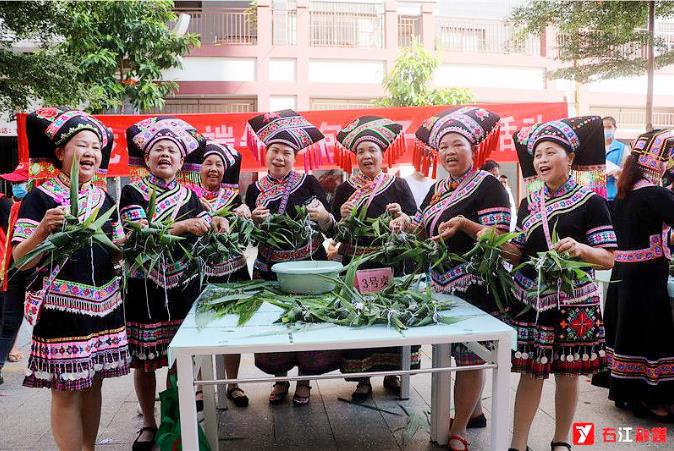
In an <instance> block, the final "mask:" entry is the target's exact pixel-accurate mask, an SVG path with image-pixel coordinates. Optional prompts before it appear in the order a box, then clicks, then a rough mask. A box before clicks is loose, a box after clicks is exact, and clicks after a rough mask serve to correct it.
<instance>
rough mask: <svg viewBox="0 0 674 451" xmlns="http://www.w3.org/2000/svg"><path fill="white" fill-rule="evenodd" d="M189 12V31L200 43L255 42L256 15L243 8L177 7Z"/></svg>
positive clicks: (250, 43) (186, 12)
mask: <svg viewBox="0 0 674 451" xmlns="http://www.w3.org/2000/svg"><path fill="white" fill-rule="evenodd" d="M176 13H184V14H189V16H190V24H189V27H188V28H187V31H188V32H189V33H196V34H198V35H199V36H200V38H201V44H202V45H223V44H239V45H255V44H256V43H257V24H256V17H257V14H255V13H254V12H252V11H249V10H244V9H229V8H226V9H225V8H222V9H215V8H213V9H204V10H202V9H177V10H176Z"/></svg>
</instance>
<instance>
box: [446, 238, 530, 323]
mask: <svg viewBox="0 0 674 451" xmlns="http://www.w3.org/2000/svg"><path fill="white" fill-rule="evenodd" d="M517 235H518V233H502V234H499V233H497V232H496V230H495V229H494V228H490V229H488V230H487V231H486V232H485V233H484V234H482V235H481V236H480V238H479V239H478V240H477V242H476V243H475V246H473V248H472V249H471V250H470V251H468V252H467V253H466V254H464V255H463V256H458V255H454V256H453V259H454V260H456V261H464V262H466V263H467V265H466V271H468V273H469V274H473V275H475V276H476V277H478V278H479V279H480V280H481V281H482V283H484V284H485V285H486V286H487V290H488V291H489V293H490V294H491V295H492V296H493V297H494V301H495V302H496V306H497V307H498V309H499V311H501V312H505V311H506V310H507V307H508V306H509V305H510V303H511V301H512V298H513V296H512V289H513V288H514V286H515V285H514V282H513V276H512V273H511V271H510V269H508V267H507V265H506V264H505V260H504V258H503V255H502V252H503V251H502V249H501V247H502V246H503V245H504V244H506V243H508V242H509V241H510V240H512V239H513V238H515V237H516V236H517Z"/></svg>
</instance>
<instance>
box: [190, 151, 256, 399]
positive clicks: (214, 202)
mask: <svg viewBox="0 0 674 451" xmlns="http://www.w3.org/2000/svg"><path fill="white" fill-rule="evenodd" d="M240 171H241V154H240V153H239V152H238V151H237V150H236V149H234V148H233V147H231V146H228V145H227V144H219V143H215V142H208V143H207V144H206V150H205V151H204V159H203V162H202V164H201V169H200V171H199V178H200V184H199V187H198V189H197V193H198V194H199V198H200V199H201V202H202V204H204V206H205V207H207V210H208V212H209V214H210V215H211V216H212V215H213V213H215V212H217V211H218V210H220V209H221V208H223V207H228V208H230V209H231V210H232V211H233V213H234V214H236V215H239V216H242V217H248V218H249V217H250V210H249V209H248V206H247V205H245V204H243V203H242V202H241V196H240V195H239V173H240ZM225 257H227V259H224V260H223V261H221V262H219V263H216V264H214V265H207V266H206V267H205V268H204V271H205V273H206V278H207V280H208V282H210V283H228V282H240V281H242V280H250V274H249V273H248V263H247V262H246V257H245V256H244V255H243V254H241V255H236V256H225ZM240 362H241V355H240V354H228V355H225V373H226V376H227V378H228V379H236V377H237V376H238V374H239V364H240ZM227 398H229V399H230V400H231V401H232V402H234V404H235V405H237V406H238V407H246V406H248V397H247V396H246V393H245V392H244V391H243V390H242V389H241V388H240V387H239V386H238V384H229V385H228V386H227Z"/></svg>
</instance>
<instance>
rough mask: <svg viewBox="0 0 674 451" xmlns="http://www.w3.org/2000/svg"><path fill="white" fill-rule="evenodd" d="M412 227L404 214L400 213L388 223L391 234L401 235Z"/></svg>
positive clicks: (408, 218)
mask: <svg viewBox="0 0 674 451" xmlns="http://www.w3.org/2000/svg"><path fill="white" fill-rule="evenodd" d="M411 225H412V220H411V219H410V217H409V216H407V215H406V214H405V213H401V214H400V215H399V216H398V217H397V218H395V219H392V220H391V222H389V225H388V226H389V228H390V229H391V232H393V233H402V232H405V231H407V230H408V229H409V228H410V226H411Z"/></svg>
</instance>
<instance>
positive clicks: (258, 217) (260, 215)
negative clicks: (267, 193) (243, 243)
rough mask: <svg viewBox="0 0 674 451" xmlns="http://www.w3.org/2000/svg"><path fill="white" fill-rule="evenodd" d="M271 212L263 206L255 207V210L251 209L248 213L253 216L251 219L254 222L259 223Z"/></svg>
mask: <svg viewBox="0 0 674 451" xmlns="http://www.w3.org/2000/svg"><path fill="white" fill-rule="evenodd" d="M270 214H271V213H270V212H269V209H268V208H264V207H255V210H253V211H252V212H251V214H250V216H251V218H253V221H255V222H256V223H258V224H259V223H261V222H262V221H264V220H265V219H267V216H269V215H270Z"/></svg>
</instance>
